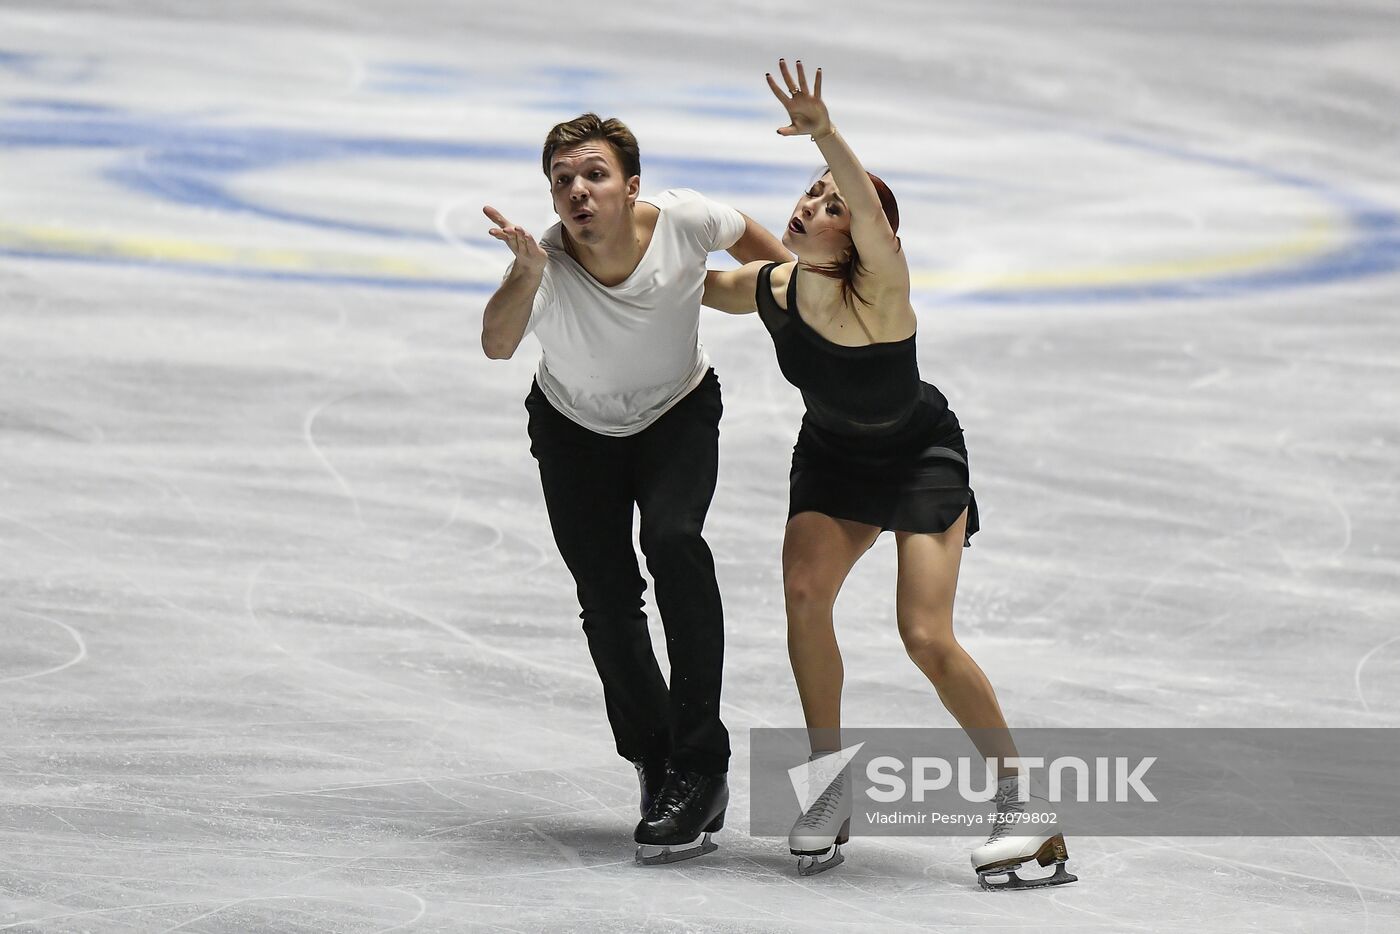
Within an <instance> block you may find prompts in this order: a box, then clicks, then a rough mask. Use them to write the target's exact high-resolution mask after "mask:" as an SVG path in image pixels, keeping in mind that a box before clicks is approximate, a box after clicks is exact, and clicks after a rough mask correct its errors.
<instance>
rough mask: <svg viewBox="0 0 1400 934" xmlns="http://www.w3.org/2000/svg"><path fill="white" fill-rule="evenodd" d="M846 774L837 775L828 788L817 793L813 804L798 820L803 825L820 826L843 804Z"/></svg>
mask: <svg viewBox="0 0 1400 934" xmlns="http://www.w3.org/2000/svg"><path fill="white" fill-rule="evenodd" d="M845 778H846V777H845V776H844V775H837V776H836V778H834V779H833V780H832V782H831V784H830V785H827V786H826V790H825V791H823V792H822V793H821V794H819V795H817V800H815V801H813V802H812V806H811V807H810V808H809V809H808V810H807V813H806V814H803V815H802V817H801V819H800V820H799V821H798V822H797V823H798V825H799V826H801V827H820V826H821V825H822V824H823V823H824V822H825V821H826V819H827V818H829V817H831V815H833V814H835V813H836V810H837V808H839V807H840V805H841V792H842V790H843V786H844V785H845Z"/></svg>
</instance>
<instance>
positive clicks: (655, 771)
mask: <svg viewBox="0 0 1400 934" xmlns="http://www.w3.org/2000/svg"><path fill="white" fill-rule="evenodd" d="M632 765H633V766H634V767H635V768H636V769H637V784H638V785H639V786H640V787H641V792H642V806H641V813H642V816H643V817H646V816H647V811H648V810H649V809H650V808H651V802H652V801H654V800H655V799H656V796H657V795H659V794H660V793H661V786H662V785H664V784H666V760H665V759H658V760H655V761H648V760H638V761H635V762H633V763H632Z"/></svg>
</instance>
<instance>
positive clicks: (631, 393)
mask: <svg viewBox="0 0 1400 934" xmlns="http://www.w3.org/2000/svg"><path fill="white" fill-rule="evenodd" d="M642 200H644V201H646V202H647V203H648V204H652V205H655V206H656V207H657V208H658V209H659V210H660V212H661V214H660V216H659V217H658V218H657V219H656V229H655V230H654V231H653V232H652V235H651V244H650V245H649V246H648V247H647V250H646V252H645V253H644V254H643V255H642V259H641V262H639V263H638V264H637V268H636V269H634V270H633V271H632V274H631V275H630V276H628V277H627V278H626V279H625V280H624V281H623V282H621V283H619V284H618V285H615V286H606V285H603V284H602V283H600V282H599V281H598V280H597V279H594V278H593V277H592V276H591V275H589V273H588V271H587V270H586V269H584V268H583V267H582V266H580V265H579V264H578V262H576V261H575V260H574V258H573V257H571V256H570V255H569V254H568V252H566V251H565V249H564V239H563V230H562V228H561V225H560V224H555V225H554V226H553V227H551V228H549V230H547V231H545V234H544V236H542V237H541V238H540V246H541V247H543V249H544V251H545V252H546V253H547V254H548V255H549V259H548V262H547V263H546V264H545V269H544V277H543V279H542V280H541V281H540V288H539V291H538V292H537V293H535V304H534V308H533V309H532V310H531V312H530V321H529V323H528V324H527V325H526V326H525V333H526V334H529V333H532V332H533V333H534V335H535V336H536V337H537V338H539V341H540V346H541V347H542V348H543V350H544V354H543V355H542V356H541V357H540V368H539V372H538V374H537V375H536V377H535V379H536V381H537V382H538V383H539V384H540V389H541V390H542V391H543V392H544V395H545V398H546V399H548V400H549V401H550V403H551V404H552V405H553V406H554V407H555V408H556V409H558V410H559V411H560V412H563V413H564V414H565V415H567V416H568V417H569V418H571V419H573V420H574V421H575V422H577V423H579V424H580V425H582V426H583V427H585V428H587V429H589V430H591V431H596V432H598V433H599V434H604V435H619V436H623V435H634V434H636V433H637V432H639V431H641V430H642V429H644V428H646V427H647V426H648V425H650V424H651V423H652V422H654V421H656V420H657V419H658V418H660V417H661V416H662V415H664V414H665V413H666V411H667V410H668V409H670V408H671V406H673V405H675V404H676V403H677V402H679V401H680V400H681V399H683V398H684V397H685V395H686V394H687V393H689V392H690V391H691V390H692V389H694V388H695V387H696V386H697V385H699V384H700V381H701V380H702V379H704V377H705V372H706V371H707V370H708V369H709V366H710V361H709V358H708V357H707V356H706V355H705V352H704V350H703V349H702V348H701V346H700V298H701V296H702V295H703V294H704V291H705V260H706V258H707V257H708V255H709V254H710V253H712V252H714V251H716V250H727V249H729V247H731V246H733V245H734V243H735V242H736V241H737V240H738V239H739V237H740V236H742V235H743V233H744V216H743V215H742V214H740V213H739V212H738V211H736V210H734V209H733V208H731V207H728V206H726V205H723V204H718V203H716V202H714V201H711V200H709V199H708V198H706V197H705V196H703V195H701V194H700V193H699V192H695V191H691V190H690V189H687V188H673V189H670V190H668V191H663V192H661V193H660V194H659V195H656V196H655V197H653V198H645V199H642Z"/></svg>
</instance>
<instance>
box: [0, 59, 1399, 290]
mask: <svg viewBox="0 0 1400 934" xmlns="http://www.w3.org/2000/svg"><path fill="white" fill-rule="evenodd" d="M401 74H402V75H403V76H404V77H421V78H431V79H437V78H442V79H443V80H447V79H448V78H451V77H453V76H450V75H446V74H442V73H438V72H432V71H426V72H420V73H417V74H414V73H412V72H411V71H405V72H401ZM591 74H592V73H591V72H590V73H585V74H583V75H579V74H576V73H573V72H561V73H560V74H558V75H556V76H555V77H556V78H557V79H558V80H559V81H560V82H567V81H568V80H570V79H578V78H580V77H584V78H586V77H589V76H591ZM9 104H10V107H11V109H12V111H13V110H20V111H23V112H24V113H23V115H21V116H12V117H10V118H8V119H3V120H0V148H8V149H26V148H35V149H38V148H43V149H99V150H106V151H111V152H114V153H117V154H120V155H121V156H122V157H123V158H120V159H118V160H117V161H116V162H115V163H113V164H111V165H108V166H106V167H105V168H104V169H102V173H101V174H102V177H103V178H105V179H106V180H108V181H110V182H112V183H113V184H116V185H118V186H121V187H122V188H125V189H127V190H129V191H134V192H137V193H140V194H143V195H145V196H148V197H151V198H155V199H159V200H163V201H166V202H173V203H176V204H181V205H187V206H193V207H199V208H204V209H212V210H217V211H222V212H227V213H231V214H243V215H249V216H255V217H258V218H262V219H265V220H269V221H274V222H280V223H287V224H295V225H301V226H306V227H311V228H318V229H322V230H329V231H336V232H341V233H349V234H355V235H361V236H366V237H373V238H381V239H385V240H394V241H400V242H413V241H421V242H433V243H439V242H441V235H440V234H439V233H438V232H437V231H436V230H432V229H408V228H402V227H395V226H391V225H387V224H379V223H370V222H366V221H360V220H354V219H344V218H335V217H327V216H323V215H318V214H313V213H310V212H306V211H298V210H292V209H288V208H283V207H278V206H275V205H270V204H265V203H260V202H258V201H256V200H254V199H252V198H250V197H248V196H245V195H240V194H236V193H234V192H233V191H232V189H231V182H232V181H233V180H234V179H235V178H237V177H238V176H240V175H244V174H247V173H251V172H256V171H262V170H267V169H272V168H279V167H284V166H287V165H292V164H298V163H313V162H320V163H325V162H334V161H337V160H343V159H352V158H355V159H364V158H371V159H385V160H404V161H407V160H427V159H439V160H465V161H475V162H492V161H510V162H516V161H523V162H525V163H526V164H533V163H534V161H535V160H536V159H537V158H538V151H537V150H536V149H535V148H534V147H531V146H524V145H511V144H501V143H483V142H470V141H439V140H415V139H405V138H385V137H372V136H355V135H335V134H324V133H313V132H308V131H301V130H287V129H272V128H259V127H226V126H207V125H200V124H197V123H192V122H189V121H186V120H179V119H173V118H172V119H161V118H154V117H144V116H140V115H131V114H127V113H123V112H121V111H115V110H112V109H110V108H107V107H105V106H103V105H89V104H84V103H82V102H73V101H48V100H44V99H34V98H25V99H20V100H15V101H10V102H9ZM1090 135H1091V137H1092V136H1093V135H1092V134H1090ZM1093 138H1095V139H1096V140H1097V141H1098V142H1102V143H1106V144H1108V145H1112V146H1115V147H1118V148H1124V149H1132V150H1137V151H1140V152H1142V153H1145V154H1148V155H1151V156H1154V157H1159V158H1167V159H1174V160H1179V161H1184V162H1190V163H1195V164H1199V165H1205V166H1208V167H1211V168H1214V169H1219V170H1221V171H1223V172H1232V173H1241V174H1244V175H1246V176H1251V177H1252V178H1253V179H1254V180H1256V181H1262V182H1265V183H1267V184H1270V185H1274V186H1280V187H1283V188H1287V189H1292V190H1294V191H1297V192H1302V193H1305V194H1307V195H1309V196H1310V197H1312V198H1315V199H1317V200H1318V201H1320V202H1321V203H1323V204H1325V205H1327V206H1328V207H1330V208H1331V209H1332V210H1333V211H1334V212H1335V213H1336V215H1337V222H1338V225H1339V226H1340V228H1341V233H1342V234H1344V235H1343V236H1341V237H1340V238H1339V239H1337V242H1335V243H1328V244H1325V245H1323V246H1321V247H1317V248H1314V247H1311V246H1309V245H1308V244H1306V243H1305V244H1303V246H1302V247H1299V248H1296V249H1294V250H1293V253H1292V254H1288V253H1278V254H1277V255H1264V256H1260V257H1257V258H1255V257H1251V256H1249V255H1248V254H1246V255H1245V257H1244V258H1243V259H1241V260H1240V261H1239V262H1236V263H1234V265H1233V267H1232V266H1231V264H1229V263H1222V264H1217V265H1216V266H1215V267H1211V266H1210V264H1209V263H1206V264H1201V265H1198V266H1197V267H1195V268H1193V267H1192V266H1191V265H1190V264H1185V265H1183V266H1182V267H1181V271H1180V272H1179V274H1176V275H1170V274H1167V275H1162V274H1160V270H1159V271H1158V274H1154V275H1151V276H1148V275H1143V276H1142V277H1140V281H1132V280H1131V276H1130V277H1129V279H1130V281H1114V279H1115V277H1113V276H1107V277H1105V279H1106V280H1108V281H1095V280H1094V279H1093V278H1091V277H1086V279H1085V281H1082V282H1079V283H1075V282H1072V281H1071V282H1059V281H1057V282H1055V283H1054V284H1053V285H1049V286H1047V285H1044V284H1041V285H1037V284H1035V283H1034V282H1033V281H1028V282H1026V283H1023V284H1019V285H1016V284H1013V285H1011V286H1009V287H974V288H972V289H969V290H963V291H958V292H955V293H954V294H953V295H952V296H947V295H946V294H945V295H940V294H939V293H938V292H937V290H934V291H931V292H925V291H923V285H922V284H921V283H920V278H921V276H920V275H919V274H918V272H917V271H916V275H915V283H916V288H919V289H920V294H921V295H924V296H925V297H927V298H932V300H934V301H940V300H955V301H959V302H983V303H998V304H1007V303H1009V304H1025V303H1044V302H1103V301H1132V300H1143V299H1154V298H1201V297H1208V296H1221V295H1232V294H1238V293H1243V292H1253V291H1261V290H1271V289H1283V288H1291V287H1297V286H1305V285H1313V284H1320V283H1326V282H1334V281H1340V280H1344V279H1352V278H1359V277H1363V276H1369V275H1376V274H1380V273H1385V272H1390V271H1394V270H1396V269H1398V268H1400V214H1397V213H1396V212H1395V211H1394V210H1392V209H1390V208H1388V207H1386V206H1384V205H1381V204H1378V203H1376V202H1373V201H1370V200H1368V199H1366V198H1363V197H1360V196H1358V195H1355V194H1352V193H1349V192H1346V191H1344V190H1342V189H1339V188H1337V187H1335V186H1333V185H1329V184H1327V183H1325V182H1323V181H1319V180H1316V179H1310V178H1307V177H1305V176H1302V175H1298V174H1296V173H1288V172H1283V171H1279V170H1275V169H1272V168H1269V167H1267V166H1261V165H1258V164H1255V163H1252V162H1248V161H1245V160H1240V159H1230V158H1223V157H1219V156H1214V155H1210V154H1205V153H1200V152H1195V151H1192V150H1189V149H1186V148H1183V147H1177V146H1171V145H1168V144H1164V143H1160V142H1156V141H1150V140H1142V139H1136V138H1133V137H1129V136H1127V135H1122V134H1098V135H1097V136H1096V137H1093ZM646 165H647V168H648V172H649V174H651V176H652V177H653V178H655V177H657V176H661V177H663V178H665V179H666V180H667V181H670V180H672V179H674V180H676V182H677V183H679V184H684V185H687V186H689V187H695V188H699V189H702V190H708V191H714V192H723V193H724V194H726V195H743V194H751V195H774V194H780V193H786V192H788V191H789V190H790V189H791V187H792V184H793V170H792V169H791V168H790V167H788V166H783V165H774V164H771V163H761V162H754V161H747V160H742V159H728V160H717V159H703V158H693V157H684V156H668V155H664V154H663V155H652V154H648V155H647V157H646ZM895 177H896V178H899V179H900V180H901V181H904V180H914V181H919V182H921V183H925V184H929V183H931V184H932V185H935V186H941V187H943V188H949V189H951V188H958V187H961V188H962V189H963V190H964V191H969V190H974V189H975V185H974V184H973V182H972V180H970V179H963V178H958V177H955V176H948V175H939V174H936V173H924V174H920V175H918V176H912V175H910V174H909V173H900V174H899V175H896V176H895ZM1334 239H1336V238H1334ZM468 242H471V241H468ZM481 242H482V243H483V245H486V244H487V243H488V242H489V241H486V239H485V238H482V241H481ZM0 254H3V255H10V256H18V257H31V258H43V259H64V260H80V261H90V262H107V263H122V264H128V265H142V266H153V267H159V268H165V269H171V270H181V271H187V272H194V273H201V274H209V275H223V276H234V277H240V278H252V279H272V280H286V281H307V282H320V283H328V284H344V285H355V286H378V287H385V288H399V289H430V290H441V289H448V290H464V291H491V290H493V289H494V288H495V286H496V284H497V283H496V282H494V281H474V280H469V279H465V278H453V277H451V276H450V275H444V274H443V271H442V270H431V269H428V268H425V267H421V266H419V265H417V264H414V263H412V262H405V261H402V260H385V261H384V262H375V261H373V260H365V259H364V258H363V257H360V258H356V257H349V256H347V257H341V258H339V259H331V260H326V259H318V258H315V257H309V256H308V257H305V258H303V259H299V258H298V254H297V253H296V251H293V250H281V251H277V250H267V251H250V250H243V251H237V250H231V249H223V250H220V249H219V248H217V247H210V246H208V245H205V246H202V247H196V246H193V245H186V246H185V247H183V248H182V247H181V246H180V245H179V244H174V243H170V242H159V243H158V242H156V241H152V240H150V239H149V238H148V239H146V240H144V241H142V240H141V238H133V239H132V241H131V242H129V243H127V244H125V245H124V244H123V243H122V242H120V240H117V241H113V240H112V238H110V237H109V238H106V239H105V240H104V239H103V238H96V237H93V236H91V235H87V236H85V235H84V234H83V232H81V231H69V232H54V231H43V230H29V231H26V230H24V229H23V228H18V229H17V228H14V227H11V228H9V230H8V231H6V230H5V229H0ZM1240 267H1243V268H1240ZM923 278H928V276H927V274H925V275H924V276H923ZM1116 278H1117V280H1121V279H1122V278H1123V277H1122V276H1118V277H1116Z"/></svg>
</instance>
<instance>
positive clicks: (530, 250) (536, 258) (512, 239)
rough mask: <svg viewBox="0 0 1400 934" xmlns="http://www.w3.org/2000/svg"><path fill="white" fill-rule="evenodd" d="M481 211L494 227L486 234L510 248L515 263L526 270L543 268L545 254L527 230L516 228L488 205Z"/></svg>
mask: <svg viewBox="0 0 1400 934" xmlns="http://www.w3.org/2000/svg"><path fill="white" fill-rule="evenodd" d="M481 210H482V213H483V214H485V215H486V216H487V217H488V218H490V220H491V223H493V224H495V225H496V226H495V227H492V228H491V229H490V230H489V231H487V233H489V234H491V236H493V237H495V238H496V239H497V240H500V241H501V242H502V243H504V244H505V245H506V246H508V247H510V251H511V252H512V253H514V254H515V260H516V262H517V263H519V264H520V265H521V266H522V267H524V268H526V269H530V268H536V269H543V268H544V264H545V260H546V258H547V257H546V256H545V252H544V250H543V249H542V248H541V247H540V245H539V244H538V243H536V242H535V238H534V237H532V236H530V232H529V231H528V230H526V229H525V228H524V227H517V226H516V225H515V224H512V223H511V222H510V221H508V220H506V219H505V217H504V215H502V214H501V212H500V211H497V210H496V209H495V208H493V207H491V206H490V205H489V204H488V205H486V207H484V208H482V209H481Z"/></svg>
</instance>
